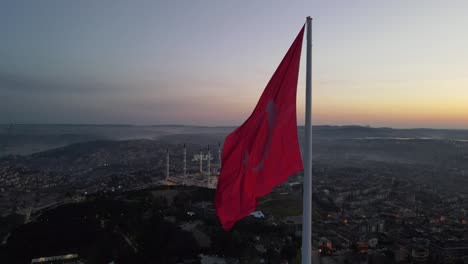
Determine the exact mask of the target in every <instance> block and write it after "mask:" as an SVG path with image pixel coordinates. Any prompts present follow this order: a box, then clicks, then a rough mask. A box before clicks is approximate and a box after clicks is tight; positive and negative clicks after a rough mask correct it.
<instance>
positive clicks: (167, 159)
mask: <svg viewBox="0 0 468 264" xmlns="http://www.w3.org/2000/svg"><path fill="white" fill-rule="evenodd" d="M168 179H169V149H167V150H166V181H167V180H168Z"/></svg>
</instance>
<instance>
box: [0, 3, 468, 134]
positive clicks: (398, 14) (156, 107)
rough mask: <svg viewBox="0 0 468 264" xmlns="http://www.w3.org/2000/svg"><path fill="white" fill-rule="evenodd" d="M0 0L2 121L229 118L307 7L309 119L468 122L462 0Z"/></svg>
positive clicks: (246, 104) (245, 102)
mask: <svg viewBox="0 0 468 264" xmlns="http://www.w3.org/2000/svg"><path fill="white" fill-rule="evenodd" d="M3 6H4V8H2V9H1V10H0V33H1V34H2V36H3V38H2V43H0V55H1V57H2V60H0V97H1V98H3V100H2V104H0V123H49V124H57V123H67V124H70V123H74V124H135V125H157V124H184V125H207V126H218V125H219V126H237V125H240V124H241V123H242V122H243V120H245V119H246V118H247V117H248V116H249V115H250V113H251V111H252V110H253V108H254V106H255V104H256V102H257V100H258V98H259V96H260V94H261V92H262V91H263V89H264V87H265V86H266V83H267V82H268V80H269V78H270V77H271V76H272V74H273V72H274V70H275V69H276V67H277V66H278V64H279V62H280V60H281V58H282V57H283V56H284V54H285V53H286V51H287V49H288V47H289V45H290V44H291V43H292V40H293V38H294V36H295V35H296V34H297V32H298V31H299V29H300V27H301V26H302V25H303V23H304V22H305V17H306V16H308V15H310V16H312V17H313V18H314V22H313V41H314V43H313V54H312V61H313V74H312V89H313V123H314V125H370V126H373V127H395V128H416V127H430V128H464V129H467V128H468V122H467V121H468V104H466V101H467V100H468V91H467V90H466V89H464V88H465V86H466V84H468V78H466V77H465V71H466V70H467V69H468V52H467V51H465V48H464V47H465V46H467V45H468V37H466V36H465V34H464V28H465V26H466V25H468V18H467V17H465V15H464V10H467V8H468V4H466V3H465V2H463V1H447V2H443V3H442V2H440V1H412V2H411V3H408V2H406V1H402V0H401V1H392V2H385V1H369V0H360V1H353V2H352V3H351V2H344V1H296V2H294V4H292V3H285V2H282V1H275V2H274V3H271V1H256V2H236V3H229V2H223V3H219V2H217V1H201V2H197V3H190V2H187V3H181V2H171V3H164V2H159V1H158V2H149V1H148V2H146V1H141V2H136V3H133V2H132V3H131V4H130V3H129V2H123V1H122V2H120V1H118V2H117V1H113V2H112V4H109V3H108V2H105V1H99V2H93V3H83V2H81V3H78V2H69V3H65V2H55V1H41V2H28V1H11V2H7V3H5V4H4V5H3ZM304 54H305V52H303V55H304ZM304 70H305V61H304V56H303V57H302V60H301V71H300V74H299V85H298V96H297V97H298V108H297V111H298V124H299V125H302V124H303V120H304V87H305V76H304ZM5 98H6V99H5Z"/></svg>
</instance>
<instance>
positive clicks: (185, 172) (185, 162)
mask: <svg viewBox="0 0 468 264" xmlns="http://www.w3.org/2000/svg"><path fill="white" fill-rule="evenodd" d="M183 175H184V180H185V176H187V147H185V143H184V174H183Z"/></svg>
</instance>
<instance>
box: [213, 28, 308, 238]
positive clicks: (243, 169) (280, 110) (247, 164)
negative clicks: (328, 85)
mask: <svg viewBox="0 0 468 264" xmlns="http://www.w3.org/2000/svg"><path fill="white" fill-rule="evenodd" d="M303 33H304V27H302V29H301V31H300V32H299V34H298V35H297V37H296V39H295V40H294V42H293V44H292V46H291V47H290V48H289V50H288V53H286V55H285V56H284V58H283V60H282V61H281V64H280V65H279V66H278V68H277V69H276V71H275V73H274V74H273V76H272V77H271V79H270V81H269V82H268V84H267V86H266V87H265V90H264V91H263V94H262V96H261V97H260V100H259V101H258V103H257V106H256V107H255V109H254V111H253V113H252V114H251V115H250V117H249V118H248V119H247V120H246V121H245V122H244V124H242V125H241V126H240V127H239V128H237V129H236V130H234V132H232V133H231V134H229V135H228V136H227V137H226V140H225V141H224V146H223V154H222V164H223V165H222V168H221V174H220V176H219V179H218V186H217V189H216V199H215V206H216V213H217V214H218V217H219V219H220V221H221V224H222V226H223V228H224V229H225V230H230V229H231V228H232V226H233V225H234V224H235V223H236V222H237V221H238V220H240V219H242V218H244V217H246V216H247V215H249V214H250V213H251V212H253V211H254V210H255V208H256V207H257V200H258V198H259V197H261V196H264V195H266V194H268V193H270V192H271V191H272V189H273V188H274V187H275V186H277V185H279V184H280V183H282V182H284V181H285V180H287V178H288V177H289V176H291V175H293V174H295V173H297V172H300V171H302V170H303V165H302V160H301V153H300V149H299V142H298V138H297V122H296V89H297V77H298V74H299V61H300V57H301V48H302V37H303Z"/></svg>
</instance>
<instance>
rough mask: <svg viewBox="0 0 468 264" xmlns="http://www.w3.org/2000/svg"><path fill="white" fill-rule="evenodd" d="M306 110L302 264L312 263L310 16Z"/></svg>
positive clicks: (309, 19) (308, 21)
mask: <svg viewBox="0 0 468 264" xmlns="http://www.w3.org/2000/svg"><path fill="white" fill-rule="evenodd" d="M306 21H307V22H306V25H307V52H306V61H307V62H306V63H307V64H306V112H305V148H304V187H303V198H302V205H303V209H302V264H311V263H312V18H311V17H310V16H309V17H307V20H306Z"/></svg>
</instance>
